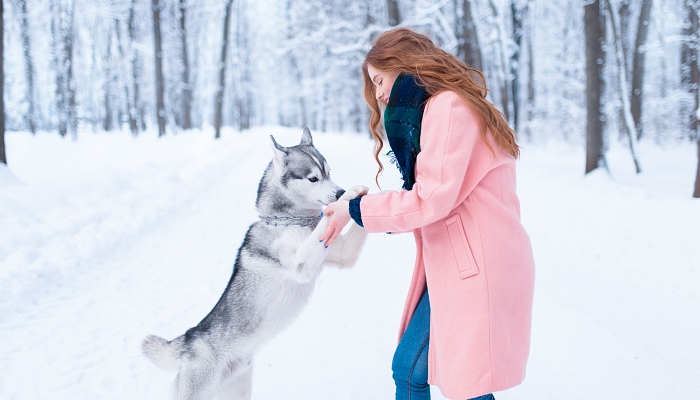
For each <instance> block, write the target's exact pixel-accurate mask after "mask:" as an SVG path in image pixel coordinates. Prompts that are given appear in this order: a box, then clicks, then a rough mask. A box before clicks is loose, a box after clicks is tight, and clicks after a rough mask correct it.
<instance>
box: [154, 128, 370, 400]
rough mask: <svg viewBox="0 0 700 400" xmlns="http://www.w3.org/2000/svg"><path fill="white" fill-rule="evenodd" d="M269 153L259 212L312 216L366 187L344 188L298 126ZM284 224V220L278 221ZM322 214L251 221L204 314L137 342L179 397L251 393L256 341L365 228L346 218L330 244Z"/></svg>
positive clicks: (274, 329) (352, 252) (297, 305)
mask: <svg viewBox="0 0 700 400" xmlns="http://www.w3.org/2000/svg"><path fill="white" fill-rule="evenodd" d="M270 138H271V144H272V151H273V154H274V156H273V159H272V162H270V164H269V165H268V167H267V169H266V170H265V173H264V175H263V177H262V179H261V180H260V185H259V187H258V198H257V202H256V208H257V211H258V213H259V214H260V215H261V216H278V217H288V216H303V217H314V216H318V215H319V214H320V212H321V210H322V209H323V208H324V207H325V206H326V205H327V204H328V203H330V202H332V201H335V200H337V199H339V198H343V199H348V200H349V199H352V198H355V197H357V196H360V195H363V194H365V193H366V191H367V188H365V187H362V186H356V187H353V188H352V189H350V190H349V191H348V192H345V191H344V190H343V189H341V188H340V187H339V186H338V185H336V184H335V183H334V182H333V181H332V180H331V178H330V168H329V167H328V163H327V162H326V160H325V159H324V158H323V156H322V155H321V154H320V153H319V152H318V150H316V148H315V147H314V145H313V141H312V138H311V132H310V131H309V130H308V128H304V133H303V135H302V138H301V143H300V144H299V145H297V146H293V147H282V146H280V145H279V144H277V142H276V141H275V139H274V138H273V137H272V136H270ZM282 225H284V224H282ZM327 226H328V218H327V217H324V218H323V219H321V221H320V222H319V223H318V225H317V226H316V227H315V228H314V227H313V226H298V225H286V226H273V225H270V224H266V223H265V222H262V221H257V222H255V223H253V224H252V225H251V226H250V228H249V229H248V232H247V233H246V236H245V239H244V241H243V244H242V245H241V247H240V248H239V249H238V255H237V257H236V262H235V265H234V268H233V275H232V276H231V279H230V280H229V283H228V286H227V287H226V290H224V293H223V294H222V295H221V298H220V299H219V301H218V303H217V304H216V305H215V306H214V308H213V309H212V310H211V311H210V312H209V315H207V316H206V317H204V319H203V320H202V321H201V322H200V323H199V324H198V325H197V326H195V327H194V328H190V329H188V330H187V332H185V334H184V335H182V336H179V337H177V338H175V339H173V340H170V341H168V340H165V339H163V338H161V337H158V336H155V335H150V336H148V337H147V338H146V339H145V340H144V342H143V345H142V349H143V352H144V354H146V356H148V358H150V359H151V360H152V361H153V362H154V363H155V364H156V365H158V366H160V367H162V368H165V369H170V370H177V371H178V373H177V377H176V379H175V390H174V397H175V399H177V400H185V399H188V400H194V399H202V400H203V399H211V398H213V397H215V396H216V398H218V399H220V400H224V399H231V400H233V399H236V400H243V399H250V396H251V377H252V360H253V356H254V354H255V351H256V350H257V349H258V348H259V347H260V345H261V344H262V343H264V342H265V341H267V340H269V339H270V338H272V337H273V336H274V335H275V334H277V333H279V332H280V331H282V330H283V329H284V328H285V327H286V326H287V325H289V324H290V323H291V322H292V320H294V318H296V316H297V315H298V314H299V312H300V311H301V309H302V308H303V307H304V306H305V304H306V303H307V302H308V300H309V298H310V296H311V293H312V291H313V289H314V285H315V282H316V278H317V277H318V276H319V274H320V273H321V270H322V267H323V265H328V264H330V265H335V266H338V267H341V268H347V267H351V266H352V265H353V264H354V263H355V262H356V261H357V257H358V255H359V253H360V249H361V248H362V245H363V244H364V242H365V239H366V237H367V231H365V230H364V229H363V228H361V227H360V226H358V225H357V224H355V223H352V226H351V227H350V229H349V230H348V231H347V233H346V234H344V235H341V236H339V237H338V238H337V239H336V241H335V242H333V244H331V245H330V246H329V247H328V248H325V247H324V243H321V242H319V237H320V236H321V234H322V233H323V232H324V231H325V229H326V227H327Z"/></svg>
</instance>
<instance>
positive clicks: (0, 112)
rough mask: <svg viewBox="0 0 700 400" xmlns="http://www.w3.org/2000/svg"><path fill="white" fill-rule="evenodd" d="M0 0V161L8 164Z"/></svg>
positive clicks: (2, 29) (2, 21) (3, 47)
mask: <svg viewBox="0 0 700 400" xmlns="http://www.w3.org/2000/svg"><path fill="white" fill-rule="evenodd" d="M2 3H3V2H2V1H1V0H0V163H3V164H5V165H7V156H6V155H5V41H4V33H5V19H4V16H5V13H4V11H3V8H2Z"/></svg>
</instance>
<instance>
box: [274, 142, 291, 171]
mask: <svg viewBox="0 0 700 400" xmlns="http://www.w3.org/2000/svg"><path fill="white" fill-rule="evenodd" d="M270 144H271V145H272V164H273V165H274V166H275V169H276V170H277V173H279V174H282V173H283V172H284V156H286V155H287V154H288V152H287V148H285V147H283V146H280V145H279V144H277V142H276V141H275V138H274V137H273V136H272V135H270Z"/></svg>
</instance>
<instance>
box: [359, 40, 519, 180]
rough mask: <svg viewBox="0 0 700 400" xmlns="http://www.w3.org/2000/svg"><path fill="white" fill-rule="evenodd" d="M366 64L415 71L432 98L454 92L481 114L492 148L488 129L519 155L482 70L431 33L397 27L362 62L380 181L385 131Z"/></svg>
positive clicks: (483, 132)
mask: <svg viewBox="0 0 700 400" xmlns="http://www.w3.org/2000/svg"><path fill="white" fill-rule="evenodd" d="M368 64H371V65H372V67H374V68H376V69H377V70H380V71H393V70H399V72H400V73H403V74H408V75H412V76H413V77H414V78H415V79H416V81H417V82H418V84H419V85H421V86H423V87H424V88H425V89H426V91H427V92H428V95H429V96H433V95H435V94H437V93H440V92H443V91H446V90H451V91H454V92H456V93H457V94H458V95H459V96H460V97H461V98H462V99H463V100H464V101H465V102H466V103H467V104H468V105H470V106H471V107H473V109H474V110H475V111H476V113H477V114H478V115H479V132H480V133H481V137H482V138H483V140H484V142H486V145H487V146H488V147H489V149H491V152H494V150H493V147H492V146H491V143H490V142H489V140H488V138H487V137H486V128H488V129H489V130H490V131H491V134H492V135H493V139H494V140H495V142H496V144H497V145H499V146H500V147H501V148H503V149H504V150H505V151H506V152H508V154H510V155H511V156H513V157H515V158H518V156H519V155H520V148H519V146H518V145H517V143H516V142H515V140H516V137H517V135H516V133H515V131H513V129H511V128H510V127H509V126H508V123H507V122H506V120H505V118H504V116H503V114H502V113H501V112H500V111H498V109H497V108H496V107H495V106H494V105H493V104H491V103H490V102H489V101H488V100H486V93H487V92H488V89H487V88H486V80H485V78H484V74H482V73H481V72H480V71H479V70H476V69H474V68H471V67H469V66H467V65H466V64H465V63H463V62H462V61H460V60H459V59H458V58H457V57H455V56H453V55H452V54H450V53H448V52H446V51H444V50H442V49H440V48H439V47H437V46H435V44H433V42H432V41H431V40H430V38H428V37H427V36H425V35H422V34H420V33H416V32H414V31H412V30H410V29H408V28H396V29H392V30H390V31H386V32H384V33H382V34H381V35H379V37H377V40H376V42H375V44H374V45H373V46H372V48H371V49H370V50H369V52H367V56H366V57H365V61H364V63H362V76H363V78H364V88H363V90H364V96H365V101H366V102H367V105H368V106H369V108H370V117H369V129H370V132H371V133H372V137H373V138H374V158H375V160H377V164H379V171H378V172H377V179H378V178H379V174H381V172H382V171H383V170H384V166H383V165H382V163H381V161H379V153H380V152H381V150H382V147H383V146H384V143H383V141H382V139H383V138H384V133H383V129H382V127H381V126H380V123H381V110H380V108H379V103H378V102H377V99H376V97H375V87H374V83H373V82H372V79H371V78H370V76H369V73H368V72H367V65H368Z"/></svg>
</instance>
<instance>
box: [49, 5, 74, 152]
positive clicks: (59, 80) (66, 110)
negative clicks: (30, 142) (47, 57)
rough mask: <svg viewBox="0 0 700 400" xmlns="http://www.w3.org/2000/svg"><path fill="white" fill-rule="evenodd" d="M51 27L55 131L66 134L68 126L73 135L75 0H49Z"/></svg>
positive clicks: (62, 134)
mask: <svg viewBox="0 0 700 400" xmlns="http://www.w3.org/2000/svg"><path fill="white" fill-rule="evenodd" d="M50 8H51V31H52V36H51V39H52V50H53V61H52V64H53V67H54V71H55V74H56V90H55V94H56V97H55V98H56V113H57V114H58V133H59V134H60V135H61V136H66V135H67V134H68V130H69V129H70V132H71V135H72V136H73V139H76V138H77V135H78V116H77V113H76V103H75V89H76V88H75V82H74V79H73V64H74V63H73V42H74V38H75V29H74V25H73V23H74V21H75V0H72V1H70V4H65V3H64V2H63V0H52V1H51V4H50Z"/></svg>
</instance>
